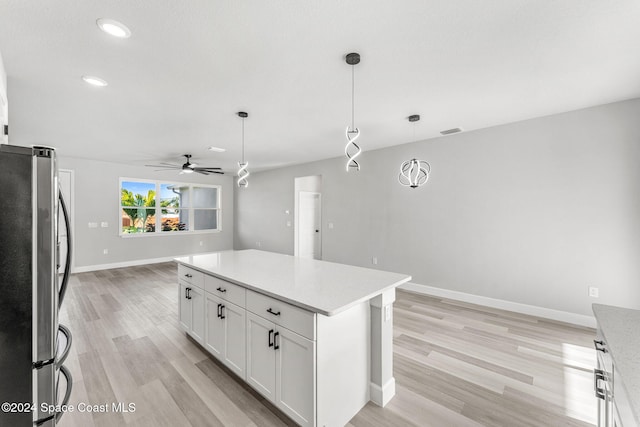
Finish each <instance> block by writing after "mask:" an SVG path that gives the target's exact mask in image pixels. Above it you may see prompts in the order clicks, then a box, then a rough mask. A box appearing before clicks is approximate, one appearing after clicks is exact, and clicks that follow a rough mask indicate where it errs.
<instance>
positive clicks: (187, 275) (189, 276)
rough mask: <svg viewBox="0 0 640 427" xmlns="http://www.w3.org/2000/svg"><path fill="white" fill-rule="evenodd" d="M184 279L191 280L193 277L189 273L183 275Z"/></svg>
mask: <svg viewBox="0 0 640 427" xmlns="http://www.w3.org/2000/svg"><path fill="white" fill-rule="evenodd" d="M184 277H188V278H189V279H191V278H192V277H193V276H192V275H191V274H189V273H187V274H185V275H184Z"/></svg>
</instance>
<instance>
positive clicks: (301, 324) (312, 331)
mask: <svg viewBox="0 0 640 427" xmlns="http://www.w3.org/2000/svg"><path fill="white" fill-rule="evenodd" d="M247 310H249V311H251V312H253V313H255V314H257V315H258V316H260V317H262V318H265V319H267V320H270V321H271V322H273V323H275V324H276V325H280V326H283V327H285V328H287V329H289V330H291V331H294V332H296V333H298V334H300V335H302V336H303V337H307V338H309V339H310V340H314V341H315V339H316V315H315V313H312V312H310V311H307V310H303V309H301V308H299V307H295V306H293V305H291V304H288V303H286V302H283V301H280V300H277V299H275V298H271V297H268V296H266V295H262V294H259V293H257V292H253V291H250V290H247Z"/></svg>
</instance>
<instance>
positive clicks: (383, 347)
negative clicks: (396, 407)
mask: <svg viewBox="0 0 640 427" xmlns="http://www.w3.org/2000/svg"><path fill="white" fill-rule="evenodd" d="M395 300H396V290H395V288H392V289H389V290H386V291H384V292H383V293H381V294H380V295H378V296H376V297H374V298H372V299H371V300H370V305H371V389H370V394H371V401H372V402H373V403H375V404H376V405H378V406H382V407H384V406H385V405H386V404H387V403H389V401H390V400H391V398H392V397H393V396H395V394H396V380H395V378H394V377H393V302H394V301H395Z"/></svg>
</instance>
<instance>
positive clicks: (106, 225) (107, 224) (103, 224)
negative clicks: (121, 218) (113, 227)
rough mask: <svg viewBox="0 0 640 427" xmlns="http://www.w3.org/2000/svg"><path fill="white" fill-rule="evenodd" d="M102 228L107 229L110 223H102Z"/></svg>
mask: <svg viewBox="0 0 640 427" xmlns="http://www.w3.org/2000/svg"><path fill="white" fill-rule="evenodd" d="M100 227H102V228H107V227H109V223H108V222H106V221H102V222H101V223H100Z"/></svg>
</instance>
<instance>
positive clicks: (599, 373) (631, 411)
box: [593, 304, 640, 427]
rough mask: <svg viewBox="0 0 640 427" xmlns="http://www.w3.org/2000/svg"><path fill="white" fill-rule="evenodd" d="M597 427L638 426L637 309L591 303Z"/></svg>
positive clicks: (639, 351)
mask: <svg viewBox="0 0 640 427" xmlns="http://www.w3.org/2000/svg"><path fill="white" fill-rule="evenodd" d="M593 314H594V315H595V317H596V321H597V331H596V339H595V340H594V344H595V349H596V354H597V362H598V364H597V368H596V369H594V388H595V395H596V397H597V398H598V399H597V402H598V427H632V426H636V427H637V426H640V399H638V396H640V393H638V390H640V389H639V388H638V385H640V374H639V373H640V358H638V354H640V338H639V337H638V327H640V310H632V309H627V308H621V307H614V306H609V305H603V304H593Z"/></svg>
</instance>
